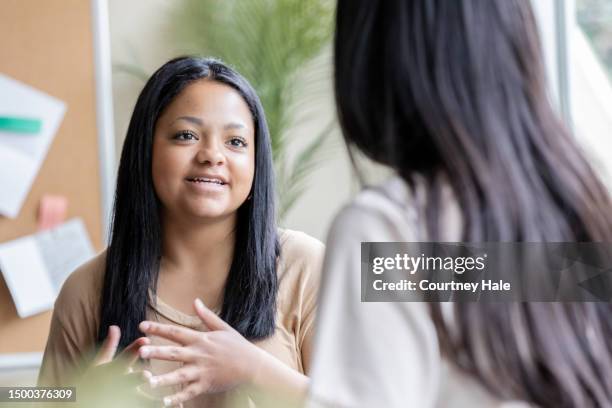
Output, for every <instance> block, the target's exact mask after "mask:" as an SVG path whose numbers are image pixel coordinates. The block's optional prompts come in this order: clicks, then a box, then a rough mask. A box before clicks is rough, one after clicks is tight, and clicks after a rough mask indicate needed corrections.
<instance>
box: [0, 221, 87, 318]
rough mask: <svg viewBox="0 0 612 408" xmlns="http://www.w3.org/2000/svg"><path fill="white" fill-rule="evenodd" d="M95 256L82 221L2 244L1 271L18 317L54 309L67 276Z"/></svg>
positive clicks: (0, 250)
mask: <svg viewBox="0 0 612 408" xmlns="http://www.w3.org/2000/svg"><path fill="white" fill-rule="evenodd" d="M93 255H94V250H93V246H92V245H91V241H90V240H89V236H88V235H87V231H86V229H85V225H84V224H83V221H82V220H81V219H79V218H74V219H72V220H70V221H68V222H66V223H64V224H61V225H59V226H57V227H55V228H52V229H49V230H46V231H43V232H39V233H37V234H34V235H28V236H26V237H22V238H19V239H16V240H13V241H9V242H5V243H2V244H0V271H1V272H2V274H3V275H4V281H5V282H6V285H7V286H8V289H9V292H11V296H12V297H13V302H14V303H15V307H16V309H17V313H18V314H19V316H20V317H22V318H23V317H28V316H31V315H34V314H36V313H40V312H43V311H45V310H48V309H50V308H51V307H53V303H54V302H55V298H56V297H57V295H58V294H59V290H60V289H61V287H62V285H63V284H64V281H65V280H66V278H67V277H68V275H70V273H71V272H72V271H74V270H75V269H76V268H77V267H78V266H79V265H81V264H82V263H84V262H85V261H87V260H88V259H90V258H91V257H92V256H93Z"/></svg>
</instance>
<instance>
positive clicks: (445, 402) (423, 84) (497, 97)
mask: <svg viewBox="0 0 612 408" xmlns="http://www.w3.org/2000/svg"><path fill="white" fill-rule="evenodd" d="M335 94H336V102H337V107H338V115H339V119H340V123H341V126H342V129H343V134H344V137H345V140H346V143H347V144H348V146H349V147H350V148H351V149H357V150H358V151H360V152H362V153H364V154H365V155H367V156H368V157H369V158H371V159H373V160H374V161H376V162H379V163H382V164H384V165H386V166H389V167H390V168H391V169H392V170H394V173H395V175H394V176H393V177H392V179H391V180H389V181H387V182H385V183H383V184H381V185H378V186H376V187H374V188H367V189H364V190H363V191H362V192H361V193H360V194H358V195H357V197H356V198H355V199H354V200H353V201H352V202H351V203H350V204H349V205H348V206H347V207H345V208H344V209H343V210H342V211H341V212H340V214H339V215H338V216H337V218H336V219H335V221H334V223H333V226H332V228H331V231H330V233H329V237H328V242H327V255H326V259H325V261H324V272H323V283H322V293H321V302H320V314H319V326H318V328H317V332H318V334H317V339H316V344H315V354H314V361H313V372H312V378H313V383H312V389H311V394H312V397H313V399H314V400H315V401H318V402H320V403H322V404H323V405H328V406H334V407H336V406H341V407H387V408H392V407H419V408H422V407H433V406H435V407H459V406H461V407H464V406H465V407H492V406H501V405H502V404H503V402H507V401H519V402H520V403H522V404H533V405H537V406H542V407H609V406H612V380H611V377H612V352H611V347H612V346H610V342H609V339H610V335H611V334H612V307H611V306H610V304H608V303H573V304H570V303H566V304H562V303H526V302H522V303H490V304H479V303H454V304H447V305H446V306H444V307H442V306H441V305H440V304H439V303H438V304H436V303H432V304H431V306H430V307H428V306H427V305H426V304H425V303H390V302H389V303H361V302H360V293H361V292H360V291H361V287H360V282H361V279H360V261H361V256H360V242H366V241H373V242H376V241H467V242H470V241H471V242H495V241H550V242H556V241H561V242H567V241H569V242H572V241H602V242H612V211H611V201H610V195H609V194H608V192H607V191H606V190H605V188H604V186H603V185H602V183H601V182H600V181H599V180H598V178H597V177H596V175H595V174H594V172H593V170H592V169H591V168H590V166H589V165H588V163H587V161H586V160H585V158H584V156H583V154H582V153H581V151H580V149H579V148H578V146H577V144H576V142H575V141H574V140H573V139H572V137H571V136H570V135H568V132H567V131H566V130H565V129H564V128H563V126H562V125H561V123H560V121H559V119H558V118H557V116H556V115H555V113H554V111H553V108H552V107H551V104H550V102H549V100H548V98H547V93H546V89H545V77H544V71H543V67H542V56H541V50H540V48H539V43H538V36H537V29H536V24H535V21H534V17H533V14H532V10H531V8H530V1H529V0H470V1H455V0H395V1H393V0H339V2H338V9H337V29H336V37H335ZM447 306H448V307H447Z"/></svg>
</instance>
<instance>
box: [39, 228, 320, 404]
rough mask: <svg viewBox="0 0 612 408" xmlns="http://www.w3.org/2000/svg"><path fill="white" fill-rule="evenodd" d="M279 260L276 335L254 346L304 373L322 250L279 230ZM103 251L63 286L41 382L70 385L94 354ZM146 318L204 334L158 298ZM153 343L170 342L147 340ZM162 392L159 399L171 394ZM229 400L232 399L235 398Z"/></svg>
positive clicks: (206, 398) (169, 366)
mask: <svg viewBox="0 0 612 408" xmlns="http://www.w3.org/2000/svg"><path fill="white" fill-rule="evenodd" d="M279 236H280V245H281V256H280V257H279V260H278V263H277V273H278V277H279V286H278V300H277V308H278V309H277V320H276V331H275V333H274V335H272V336H271V337H269V338H267V339H265V340H262V341H257V342H255V343H254V344H256V345H257V346H258V347H260V348H262V349H264V350H266V351H268V352H269V353H270V354H272V355H273V356H275V357H276V358H278V359H279V360H281V361H282V362H284V363H285V364H287V365H288V366H289V367H291V368H293V369H295V370H297V371H299V372H300V373H304V374H307V373H308V372H309V361H310V352H311V344H312V338H313V323H314V318H315V314H316V313H315V307H316V300H317V291H318V285H319V275H320V268H321V263H322V259H323V252H324V246H323V244H322V243H321V242H319V241H318V240H316V239H314V238H312V237H310V236H308V235H306V234H304V233H301V232H297V231H291V230H280V231H279ZM105 260H106V257H105V252H102V253H101V254H99V255H98V256H96V257H95V258H93V259H92V260H90V261H89V262H87V263H86V264H84V265H82V266H81V267H79V268H78V269H77V270H76V271H74V272H73V273H72V274H71V275H70V276H69V277H68V279H67V280H66V282H65V283H64V285H63V287H62V289H61V291H60V294H59V296H58V298H57V300H56V302H55V308H54V311H53V318H52V321H51V330H50V333H49V338H48V341H47V346H46V349H45V353H44V357H43V363H42V367H41V371H40V375H39V384H45V385H64V386H68V385H71V384H69V382H70V381H71V377H72V376H73V375H74V373H75V372H77V373H78V371H79V370H81V369H82V367H83V366H84V365H86V363H85V362H84V359H87V357H88V356H90V355H92V353H93V351H94V350H93V349H94V347H95V341H96V337H97V332H98V325H99V321H100V320H99V315H100V313H99V311H100V300H99V299H100V296H101V293H102V282H103V276H104V269H105ZM147 319H149V320H153V321H159V322H161V323H167V324H173V325H179V326H184V327H188V328H192V329H195V330H199V331H203V330H205V329H204V327H203V325H202V323H201V322H200V320H199V318H198V317H197V316H195V315H193V316H191V315H187V314H185V313H183V312H181V311H178V310H176V309H174V308H172V307H171V306H169V305H167V304H166V303H164V302H163V301H162V300H161V299H159V298H157V305H156V306H155V307H152V306H149V307H148V308H147ZM150 338H151V343H152V344H153V345H160V344H172V343H171V342H170V341H168V340H166V339H163V338H159V337H155V336H151V337H150ZM179 364H180V363H176V362H166V361H159V360H153V361H152V362H151V366H150V368H149V369H150V370H151V371H152V372H153V374H154V375H157V374H162V373H165V372H169V371H172V370H173V369H176V368H178V366H179ZM172 391H177V390H176V389H175V390H170V389H167V388H166V389H165V390H163V389H160V390H159V393H160V394H161V395H169V394H170V393H172ZM226 397H227V395H223V394H214V395H201V396H200V397H198V398H196V399H195V400H193V401H192V402H191V403H188V404H185V408H187V407H206V406H220V404H221V400H223V399H224V398H226ZM232 398H236V396H235V395H233V396H232Z"/></svg>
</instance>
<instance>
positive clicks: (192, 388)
mask: <svg viewBox="0 0 612 408" xmlns="http://www.w3.org/2000/svg"><path fill="white" fill-rule="evenodd" d="M200 393H201V387H200V385H199V384H198V383H191V384H189V385H188V386H187V387H185V388H183V389H182V390H181V391H179V392H177V393H176V394H173V395H169V396H167V397H164V400H163V401H164V406H165V407H175V406H177V405H179V404H182V403H183V402H187V401H189V400H192V399H194V398H195V397H197V396H198V395H199V394H200Z"/></svg>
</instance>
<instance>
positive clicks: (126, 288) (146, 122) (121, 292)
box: [98, 57, 279, 348]
mask: <svg viewBox="0 0 612 408" xmlns="http://www.w3.org/2000/svg"><path fill="white" fill-rule="evenodd" d="M202 78H206V79H208V80H211V81H217V82H220V83H223V84H225V85H228V86H230V87H232V88H234V89H235V90H236V91H238V93H240V95H241V96H242V97H243V99H244V101H245V102H246V104H247V105H248V107H249V109H250V111H251V114H252V116H253V123H254V126H255V177H254V180H253V185H252V188H251V199H250V200H247V201H245V202H244V203H243V204H242V205H241V206H240V208H239V209H238V214H237V223H236V233H235V236H236V242H235V250H234V258H233V260H232V264H231V267H230V271H229V275H228V278H227V282H226V284H225V292H224V297H223V299H224V300H223V307H222V311H221V317H222V318H223V319H224V320H225V321H226V322H228V323H229V324H230V325H231V326H233V327H234V328H235V329H236V330H237V331H238V332H240V333H241V334H242V335H243V336H245V337H246V338H248V339H252V340H254V339H262V338H265V337H268V336H270V335H271V334H272V333H273V332H274V326H275V316H276V293H277V286H278V283H277V275H276V258H277V256H278V255H279V244H278V237H277V231H276V221H275V201H274V200H275V194H274V170H273V164H272V151H271V144H270V135H269V133H268V126H267V124H266V119H265V116H264V111H263V108H262V106H261V102H260V101H259V98H258V97H257V94H256V93H255V91H254V90H253V88H252V87H251V85H250V84H249V83H248V82H247V81H246V79H244V78H243V77H242V76H240V74H238V73H237V72H236V71H234V70H232V69H231V68H229V67H228V66H227V65H225V64H223V63H222V62H220V61H218V60H215V59H208V58H196V57H180V58H176V59H173V60H171V61H169V62H167V63H166V64H164V65H163V66H162V67H161V68H159V69H158V70H157V71H156V72H155V73H154V74H153V76H152V77H151V78H150V79H149V80H148V82H147V83H146V85H145V87H144V89H143V90H142V92H141V93H140V96H139V97H138V101H137V102H136V106H135V107H134V112H133V114H132V118H131V121H130V125H129V127H128V131H127V135H126V138H125V142H124V144H123V151H122V153H121V161H120V163H119V171H118V175H117V191H116V193H115V204H114V213H113V219H112V230H111V236H110V243H109V246H108V251H107V254H106V273H105V275H104V288H103V291H102V298H101V310H100V327H99V329H98V341H99V342H100V341H103V339H104V338H105V337H106V334H107V331H108V327H109V325H113V324H114V325H118V326H119V327H120V328H121V331H122V336H121V343H120V347H121V348H124V347H125V346H127V345H128V344H129V343H130V342H132V341H133V340H134V339H136V338H137V337H139V336H141V335H142V333H140V331H139V330H138V324H139V323H140V322H141V321H143V320H145V319H146V317H145V313H146V310H147V305H148V302H149V300H150V299H149V296H148V291H149V290H151V291H153V293H156V284H157V277H158V272H159V265H160V257H161V242H162V230H161V222H160V201H159V199H158V197H157V195H156V193H155V190H154V187H153V180H152V175H151V160H152V151H153V149H152V147H153V135H154V129H155V123H156V121H157V119H158V118H159V116H160V115H161V114H162V111H163V110H164V108H165V107H166V106H168V104H169V103H170V102H171V101H172V100H173V99H174V98H175V97H176V96H177V95H178V94H179V93H180V92H181V91H182V90H183V89H184V88H185V87H186V86H187V85H189V84H190V83H191V82H193V81H195V80H198V79H202Z"/></svg>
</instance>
